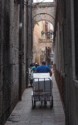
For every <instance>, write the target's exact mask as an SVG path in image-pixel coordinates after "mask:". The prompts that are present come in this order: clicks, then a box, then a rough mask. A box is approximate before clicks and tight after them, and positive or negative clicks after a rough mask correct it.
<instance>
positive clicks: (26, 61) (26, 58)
mask: <svg viewBox="0 0 78 125" xmlns="http://www.w3.org/2000/svg"><path fill="white" fill-rule="evenodd" d="M26 14H27V16H26V22H27V25H26V33H27V41H26V88H27V87H28V0H27V1H26Z"/></svg>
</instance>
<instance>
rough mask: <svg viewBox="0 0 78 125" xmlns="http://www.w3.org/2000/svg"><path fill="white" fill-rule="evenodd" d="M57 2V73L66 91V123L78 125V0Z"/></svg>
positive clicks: (57, 78)
mask: <svg viewBox="0 0 78 125" xmlns="http://www.w3.org/2000/svg"><path fill="white" fill-rule="evenodd" d="M57 2H58V3H57V12H56V23H55V31H56V32H55V34H56V35H55V43H54V44H55V52H56V53H55V55H57V56H56V57H55V63H56V73H55V75H56V80H57V83H58V86H59V88H60V90H61V91H62V90H63V91H64V92H63V93H64V94H63V95H64V96H63V100H64V109H65V116H66V125H70V124H71V125H77V124H78V105H77V104H78V86H77V84H78V80H77V67H76V66H77V56H78V55H77V52H78V51H77V50H78V48H77V46H78V45H77V44H78V43H77V39H78V38H77V36H78V35H77V34H78V31H77V29H78V26H77V25H78V14H77V8H78V2H77V1H73V0H69V1H68V0H63V1H59V0H58V1H57ZM73 2H74V3H73ZM61 5H62V6H61ZM73 5H74V6H73ZM74 9H75V11H74ZM62 13H63V14H62ZM74 15H75V16H74ZM74 21H75V22H74ZM74 26H75V27H74ZM74 28H75V29H74ZM60 30H61V31H60ZM75 45H76V46H75ZM61 50H62V51H61ZM62 54H63V55H62ZM60 59H61V61H60ZM62 77H63V83H62V86H61V81H60V79H61V80H62ZM60 86H61V87H60Z"/></svg>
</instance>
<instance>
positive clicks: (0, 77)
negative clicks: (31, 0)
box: [0, 0, 19, 125]
mask: <svg viewBox="0 0 78 125" xmlns="http://www.w3.org/2000/svg"><path fill="white" fill-rule="evenodd" d="M0 4H1V8H0V9H1V11H0V12H1V15H0V20H1V21H0V25H1V27H0V28H1V34H0V45H1V46H0V51H1V52H0V108H1V110H0V124H1V125H2V123H3V122H5V120H6V118H7V117H8V116H9V114H10V112H11V110H12V109H13V107H14V105H15V104H16V102H17V101H18V97H19V96H18V95H19V93H18V90H19V60H18V59H19V58H18V57H19V39H18V38H19V37H18V36H19V29H18V27H19V23H18V22H19V8H18V5H16V4H14V1H10V0H9V1H8V0H2V1H0Z"/></svg>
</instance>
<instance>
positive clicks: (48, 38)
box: [33, 20, 54, 64]
mask: <svg viewBox="0 0 78 125" xmlns="http://www.w3.org/2000/svg"><path fill="white" fill-rule="evenodd" d="M53 29H54V28H53V24H52V23H50V21H47V20H41V21H39V22H37V23H36V24H34V28H33V62H37V63H39V64H40V63H41V61H43V60H45V61H46V62H47V63H51V58H50V54H51V52H52V40H53V39H52V38H53V35H52V34H51V33H53ZM47 33H48V34H47ZM47 48H49V49H50V50H51V51H50V53H49V55H47V52H46V51H47ZM47 56H48V58H47Z"/></svg>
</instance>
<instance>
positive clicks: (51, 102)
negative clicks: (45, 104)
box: [50, 99, 53, 108]
mask: <svg viewBox="0 0 78 125" xmlns="http://www.w3.org/2000/svg"><path fill="white" fill-rule="evenodd" d="M50 108H53V99H52V100H51V101H50Z"/></svg>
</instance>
